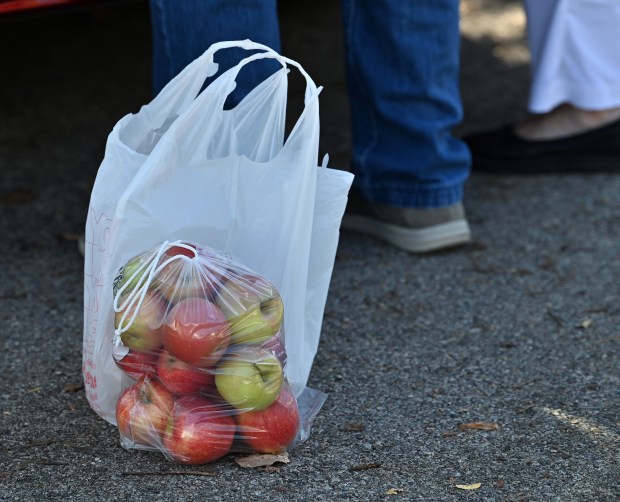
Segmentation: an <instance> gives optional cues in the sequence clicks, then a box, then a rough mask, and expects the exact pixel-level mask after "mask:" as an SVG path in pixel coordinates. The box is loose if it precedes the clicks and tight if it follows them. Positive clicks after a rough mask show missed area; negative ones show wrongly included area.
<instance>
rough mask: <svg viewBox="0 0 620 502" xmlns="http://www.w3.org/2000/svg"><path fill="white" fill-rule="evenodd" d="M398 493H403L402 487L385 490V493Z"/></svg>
mask: <svg viewBox="0 0 620 502" xmlns="http://www.w3.org/2000/svg"><path fill="white" fill-rule="evenodd" d="M399 493H403V489H402V488H390V489H389V490H388V491H387V492H385V494H386V495H398V494H399Z"/></svg>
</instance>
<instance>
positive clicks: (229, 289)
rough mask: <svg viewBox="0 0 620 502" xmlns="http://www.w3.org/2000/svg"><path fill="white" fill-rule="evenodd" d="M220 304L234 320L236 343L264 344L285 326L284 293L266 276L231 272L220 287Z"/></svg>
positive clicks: (217, 300)
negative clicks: (282, 297)
mask: <svg viewBox="0 0 620 502" xmlns="http://www.w3.org/2000/svg"><path fill="white" fill-rule="evenodd" d="M216 303H217V305H218V306H219V307H220V309H221V310H222V313H223V314H224V315H225V316H226V318H227V319H228V320H229V321H230V329H231V336H232V343H233V344H239V343H253V344H260V343H261V342H263V341H265V340H267V339H269V338H271V337H272V336H274V335H275V334H276V333H277V332H278V331H279V330H280V327H281V326H282V319H283V317H284V306H283V305H282V299H281V298H280V293H278V290H277V289H276V287H275V286H274V285H273V284H271V283H270V282H269V281H268V280H267V279H265V278H263V277H260V276H256V275H251V274H242V275H239V276H236V275H231V276H230V277H229V278H228V280H226V281H225V282H224V284H223V285H222V287H221V288H220V290H219V292H218V295H217V298H216Z"/></svg>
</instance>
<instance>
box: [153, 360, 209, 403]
mask: <svg viewBox="0 0 620 502" xmlns="http://www.w3.org/2000/svg"><path fill="white" fill-rule="evenodd" d="M157 376H158V377H159V381H160V382H161V383H162V384H163V385H164V386H165V387H166V388H167V389H168V390H169V391H170V392H172V393H173V394H193V393H196V392H199V391H201V390H205V391H207V390H209V389H212V388H213V385H214V375H213V370H209V369H207V368H194V367H193V366H190V365H189V364H187V363H184V362H183V361H181V360H180V359H177V358H176V357H174V356H173V355H172V354H170V353H169V352H168V351H166V350H162V351H161V354H160V356H159V361H158V363H157Z"/></svg>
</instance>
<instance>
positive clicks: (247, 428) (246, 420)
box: [235, 386, 299, 453]
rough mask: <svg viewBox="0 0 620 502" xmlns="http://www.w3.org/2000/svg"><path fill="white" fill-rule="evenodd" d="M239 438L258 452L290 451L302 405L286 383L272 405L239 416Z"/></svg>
mask: <svg viewBox="0 0 620 502" xmlns="http://www.w3.org/2000/svg"><path fill="white" fill-rule="evenodd" d="M235 420H236V422H237V437H238V438H240V439H242V440H243V441H244V442H245V444H246V445H247V446H248V447H249V448H250V449H251V450H252V451H254V452H257V453H278V452H281V451H284V450H286V448H287V447H289V446H290V445H291V444H292V442H293V441H294V440H295V437H296V436H297V431H298V430H299V408H298V406H297V400H296V399H295V396H293V394H292V392H291V391H290V390H289V389H288V388H287V387H286V386H285V387H282V390H281V391H280V395H279V396H278V398H277V399H276V400H275V402H274V403H272V404H271V406H269V408H267V409H264V410H254V411H246V412H243V413H240V414H239V415H237V416H235Z"/></svg>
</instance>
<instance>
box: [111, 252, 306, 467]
mask: <svg viewBox="0 0 620 502" xmlns="http://www.w3.org/2000/svg"><path fill="white" fill-rule="evenodd" d="M113 294H114V319H115V321H114V326H115V331H114V345H115V349H114V351H113V357H114V360H115V362H116V364H117V365H118V367H119V368H120V369H121V370H123V372H124V374H125V376H126V377H127V378H125V388H124V390H123V392H122V393H121V395H120V397H119V399H118V402H117V405H116V421H117V425H118V428H119V431H120V434H121V439H122V444H123V446H125V447H126V448H141V449H149V450H159V451H161V452H163V453H164V455H166V457H168V458H169V459H171V460H174V461H176V462H179V463H183V464H203V463H206V462H211V461H213V460H216V459H218V458H220V457H222V456H224V455H226V454H227V453H229V452H254V453H278V452H282V451H284V450H286V449H287V448H289V447H290V446H291V445H293V444H294V443H295V440H296V439H297V438H298V435H299V433H300V432H301V430H302V428H301V421H302V420H303V421H304V422H305V424H306V426H305V428H306V429H307V428H308V426H309V422H310V421H311V420H312V418H313V416H308V415H305V416H302V415H301V414H300V410H299V407H298V404H297V399H296V398H295V395H294V393H293V391H292V389H291V387H290V385H289V382H288V381H287V379H286V377H285V374H284V369H285V366H286V349H285V347H286V341H285V330H284V322H283V321H284V305H283V302H282V298H281V296H280V294H279V292H278V290H277V289H276V287H275V286H274V285H273V284H272V283H271V282H270V281H269V280H268V279H267V278H265V277H262V276H261V275H259V274H256V273H255V272H253V271H251V270H249V269H248V268H246V267H244V266H242V265H241V264H240V263H238V262H236V261H234V260H232V259H231V258H228V257H226V256H224V255H222V254H219V253H217V252H215V251H214V250H212V249H210V248H208V247H206V246H201V245H197V244H195V243H188V242H181V241H177V242H174V243H167V242H165V243H164V244H162V245H161V246H158V247H157V248H155V249H153V250H150V251H148V252H145V253H141V254H139V255H137V256H135V257H134V258H132V259H130V260H129V261H128V262H127V263H126V264H124V265H123V266H122V267H121V269H120V270H119V272H118V274H117V275H116V277H115V279H114V282H113Z"/></svg>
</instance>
